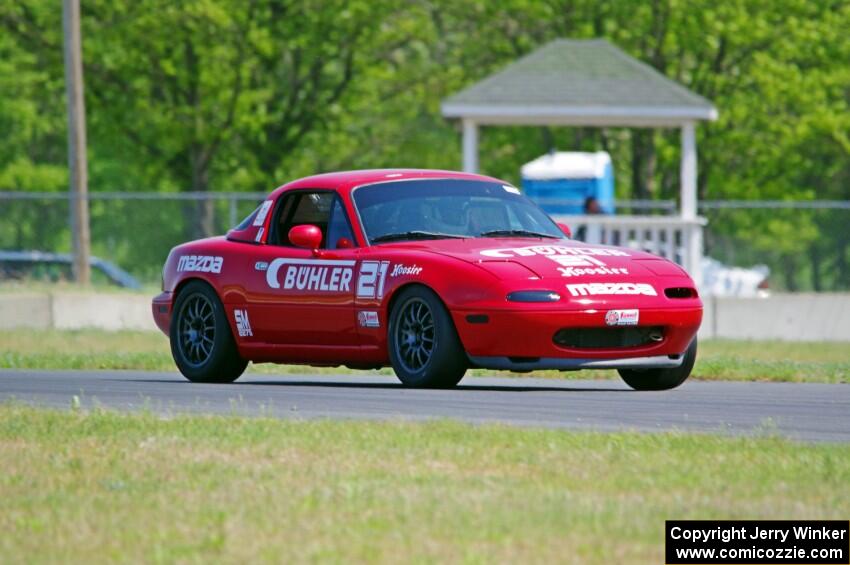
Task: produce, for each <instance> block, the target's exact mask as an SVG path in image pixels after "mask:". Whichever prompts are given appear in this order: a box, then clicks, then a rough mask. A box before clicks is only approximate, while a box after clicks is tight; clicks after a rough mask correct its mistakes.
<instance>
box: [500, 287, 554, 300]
mask: <svg viewBox="0 0 850 565" xmlns="http://www.w3.org/2000/svg"><path fill="white" fill-rule="evenodd" d="M560 299H561V295H560V294H558V293H557V292H555V291H554V290H517V291H516V292H511V293H509V294H508V302H558V301H559V300H560Z"/></svg>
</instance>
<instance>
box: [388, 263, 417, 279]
mask: <svg viewBox="0 0 850 565" xmlns="http://www.w3.org/2000/svg"><path fill="white" fill-rule="evenodd" d="M421 272H422V267H420V266H419V265H404V264H403V263H396V264H395V265H393V270H392V272H391V273H390V277H392V278H395V277H401V276H405V275H411V276H413V275H418V274H419V273H421Z"/></svg>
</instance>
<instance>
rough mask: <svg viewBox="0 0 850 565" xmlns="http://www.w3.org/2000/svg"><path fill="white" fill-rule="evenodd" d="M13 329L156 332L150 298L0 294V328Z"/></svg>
mask: <svg viewBox="0 0 850 565" xmlns="http://www.w3.org/2000/svg"><path fill="white" fill-rule="evenodd" d="M16 328H31V329H60V330H77V329H83V328H97V329H103V330H147V331H158V330H157V327H156V325H155V324H154V322H153V317H152V316H151V297H150V296H147V295H143V294H136V293H112V292H105V293H100V294H96V293H93V292H72V291H59V292H42V293H23V292H12V293H8V294H0V329H4V330H8V329H16Z"/></svg>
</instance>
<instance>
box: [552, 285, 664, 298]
mask: <svg viewBox="0 0 850 565" xmlns="http://www.w3.org/2000/svg"><path fill="white" fill-rule="evenodd" d="M567 290H569V291H570V294H572V295H573V296H599V295H611V296H613V295H620V294H631V295H634V294H642V295H644V296H658V293H657V292H655V289H654V288H652V286H651V285H648V284H646V283H585V284H568V285H567Z"/></svg>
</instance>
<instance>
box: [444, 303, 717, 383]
mask: <svg viewBox="0 0 850 565" xmlns="http://www.w3.org/2000/svg"><path fill="white" fill-rule="evenodd" d="M606 312H607V309H588V310H543V309H535V310H531V309H529V310H519V309H512V310H497V311H493V310H491V311H481V310H456V311H454V312H452V315H453V318H454V322H455V327H456V328H457V330H458V335H459V337H460V339H461V342H462V343H463V346H464V349H466V352H467V354H468V356H469V358H470V361H471V362H472V363H473V364H475V365H477V366H481V367H486V368H494V369H495V368H503V367H504V368H511V369H517V370H533V369H542V368H555V369H563V370H571V369H585V368H588V369H589V368H593V369H598V368H625V367H630V368H656V367H676V366H678V365H680V364H681V354H682V353H684V351H685V350H686V349H687V348H688V345H690V343H691V341H692V340H693V339H694V337H695V336H696V333H697V330H699V326H700V323H701V322H702V307H701V306H696V307H679V308H641V309H640V320H639V325H640V326H648V327H662V328H663V334H664V335H663V339H661V340H660V341H657V342H652V343H646V344H642V345H637V346H632V347H605V348H602V347H600V348H573V347H567V346H563V345H558V344H556V343H555V341H554V336H555V334H556V333H557V332H558V331H560V330H562V329H565V328H607V327H609V326H608V325H607V324H606V323H605V314H606ZM485 319H486V321H483V320H485ZM626 360H631V361H629V362H626ZM496 365H501V367H497V366H496ZM507 365H510V367H507Z"/></svg>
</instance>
